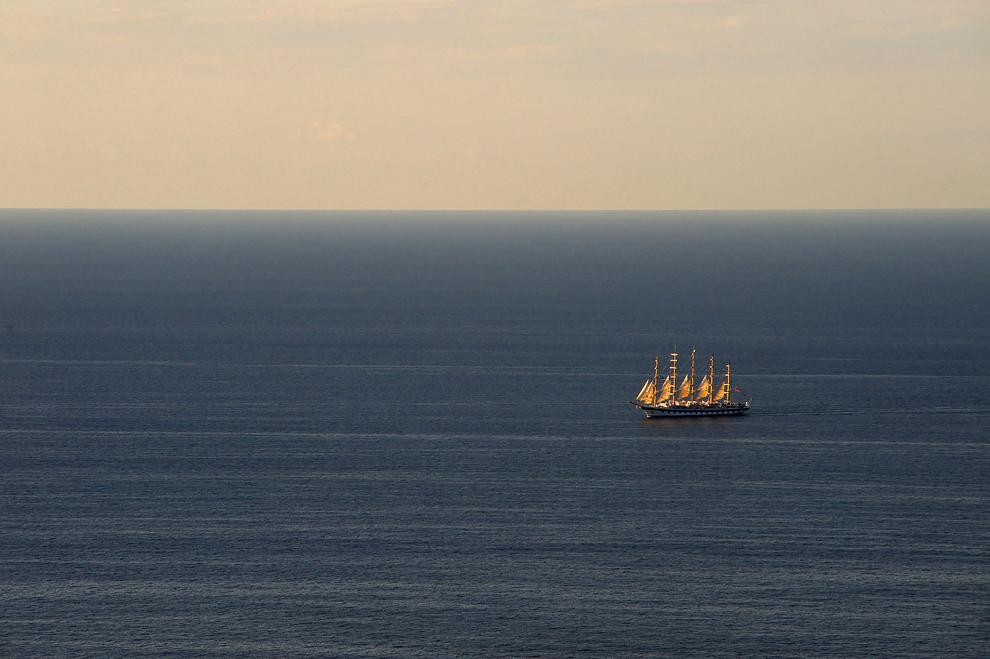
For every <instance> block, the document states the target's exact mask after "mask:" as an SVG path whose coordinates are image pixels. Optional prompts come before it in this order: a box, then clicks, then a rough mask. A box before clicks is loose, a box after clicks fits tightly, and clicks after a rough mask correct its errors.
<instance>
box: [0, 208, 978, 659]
mask: <svg viewBox="0 0 990 659" xmlns="http://www.w3.org/2000/svg"><path fill="white" fill-rule="evenodd" d="M675 349H676V351H677V352H678V353H679V355H680V360H681V361H680V367H681V368H682V369H683V368H684V367H685V365H686V363H687V361H688V360H689V359H690V353H691V351H692V349H696V350H697V354H698V364H699V366H698V371H699V373H700V371H702V370H703V369H704V368H706V367H707V361H708V356H709V355H710V354H712V353H714V354H715V360H716V368H717V369H718V370H721V369H722V368H724V364H725V363H727V362H731V364H732V374H733V385H734V387H738V389H739V392H738V393H737V392H733V395H734V396H739V397H741V398H743V399H747V400H751V401H752V411H751V413H750V414H749V415H747V416H744V417H736V418H731V417H730V418H701V419H653V420H647V419H645V418H643V417H642V415H641V413H639V412H638V411H637V410H636V409H635V408H633V406H631V405H629V404H628V402H627V401H628V400H629V399H630V398H632V397H633V396H635V394H636V393H637V392H638V391H639V389H640V387H641V386H642V384H643V382H644V381H645V380H646V378H647V377H649V376H652V372H653V360H654V358H655V356H657V355H659V356H660V360H661V365H663V364H664V361H665V359H668V357H667V355H668V353H670V352H672V351H674V350H675ZM702 365H704V366H702ZM681 372H684V371H681ZM988 378H990V213H988V212H985V211H972V212H921V211H917V212H858V213H851V212H850V213H839V212H806V213H785V212H777V213H742V212H737V213H555V214H554V213H550V214H547V213H543V214H541V213H503V214H498V213H494V214H493V213H460V214H459V213H442V214H431V213H323V214H321V213H262V212H256V213H246V212H241V213H234V212H231V213H215V212H122V211H121V212H96V211H93V212H62V211H3V212H2V213H0V654H2V655H3V656H4V657H41V656H44V657H162V656H182V657H186V656H190V657H193V656H195V657H713V656H714V657H726V656H745V657H750V656H760V657H864V656H877V657H950V656H951V657H986V656H990V485H988V482H990V480H988V477H990V387H988Z"/></svg>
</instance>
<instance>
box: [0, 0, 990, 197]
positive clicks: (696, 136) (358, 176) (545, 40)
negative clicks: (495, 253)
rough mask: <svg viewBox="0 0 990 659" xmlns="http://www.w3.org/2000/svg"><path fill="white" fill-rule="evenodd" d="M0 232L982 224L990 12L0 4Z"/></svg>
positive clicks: (581, 1)
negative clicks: (889, 213)
mask: <svg viewBox="0 0 990 659" xmlns="http://www.w3.org/2000/svg"><path fill="white" fill-rule="evenodd" d="M0 93H2V98H3V100H2V102H0V207H4V208H154V209H170V208H185V209H348V210H350V209H395V210H403V209H424V210H433V209H449V210H472V209H493V210H515V209H531V210H558V209H559V210H564V209H576V210H594V209H615V210H626V209H647V210H649V209H657V210H669V209H782V208H785V209H825V208H836V209H850V208H866V209H870V208H988V207H990V2H987V0H960V1H957V2H942V1H925V0H880V1H877V0H856V1H851V0H830V1H829V2H813V1H810V0H776V1H766V2H762V1H759V0H757V1H753V2H733V1H719V0H671V1H668V0H653V1H645V0H545V1H544V0H491V1H487V2H481V1H477V0H475V1H468V0H323V1H321V0H309V1H306V2H296V1H282V2H274V1H263V0H204V1H198V2H196V1H186V0H168V1H166V0H157V1H154V0H131V1H123V0H120V1H109V0H108V1H96V0H30V1H27V0H4V2H3V3H2V4H0Z"/></svg>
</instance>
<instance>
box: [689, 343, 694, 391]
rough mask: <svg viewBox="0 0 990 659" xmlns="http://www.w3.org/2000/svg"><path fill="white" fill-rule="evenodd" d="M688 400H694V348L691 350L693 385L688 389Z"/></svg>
mask: <svg viewBox="0 0 990 659" xmlns="http://www.w3.org/2000/svg"><path fill="white" fill-rule="evenodd" d="M688 400H692V401H693V400H694V348H692V349H691V384H690V385H689V388H688Z"/></svg>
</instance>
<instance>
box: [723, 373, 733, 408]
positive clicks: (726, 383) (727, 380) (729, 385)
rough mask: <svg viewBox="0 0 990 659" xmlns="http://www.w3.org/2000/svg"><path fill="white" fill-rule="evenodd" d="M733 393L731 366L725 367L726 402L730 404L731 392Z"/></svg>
mask: <svg viewBox="0 0 990 659" xmlns="http://www.w3.org/2000/svg"><path fill="white" fill-rule="evenodd" d="M730 391H732V385H731V383H730V382H729V364H726V365H725V402H726V403H728V402H729V392H730Z"/></svg>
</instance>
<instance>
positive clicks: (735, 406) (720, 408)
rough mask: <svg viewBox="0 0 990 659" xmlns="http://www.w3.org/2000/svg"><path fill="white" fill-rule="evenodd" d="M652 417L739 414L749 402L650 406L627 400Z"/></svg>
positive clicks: (746, 410) (745, 410) (743, 412)
mask: <svg viewBox="0 0 990 659" xmlns="http://www.w3.org/2000/svg"><path fill="white" fill-rule="evenodd" d="M629 402H631V403H632V404H633V405H635V406H636V407H638V408H639V409H641V410H643V412H645V413H646V416H647V417H648V418H651V419H652V418H653V417H684V416H739V415H740V414H745V413H746V412H748V411H749V403H730V404H728V405H662V406H658V407H651V406H648V405H642V404H640V403H635V402H633V401H629Z"/></svg>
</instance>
